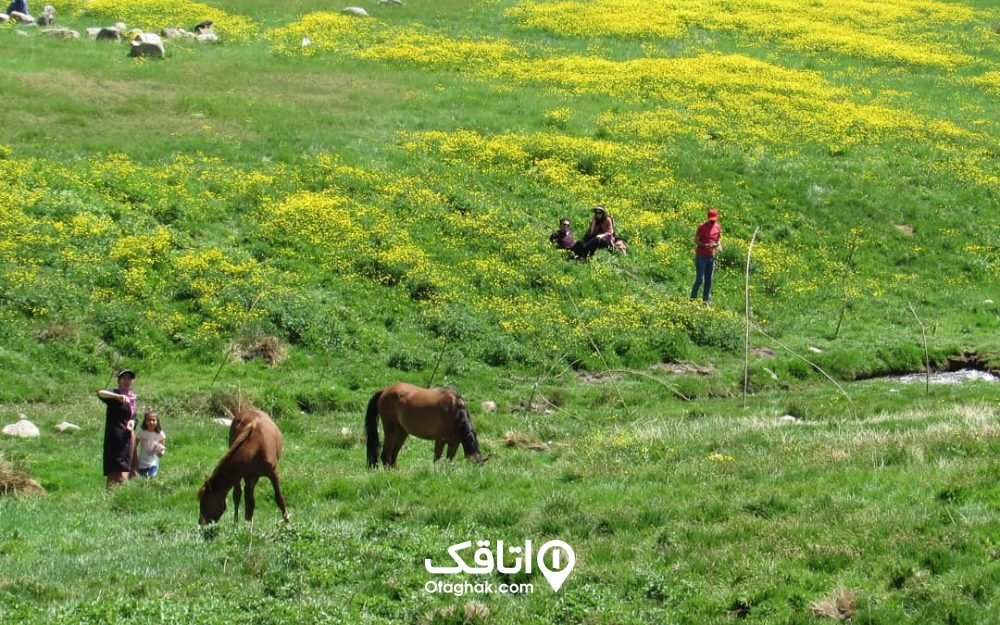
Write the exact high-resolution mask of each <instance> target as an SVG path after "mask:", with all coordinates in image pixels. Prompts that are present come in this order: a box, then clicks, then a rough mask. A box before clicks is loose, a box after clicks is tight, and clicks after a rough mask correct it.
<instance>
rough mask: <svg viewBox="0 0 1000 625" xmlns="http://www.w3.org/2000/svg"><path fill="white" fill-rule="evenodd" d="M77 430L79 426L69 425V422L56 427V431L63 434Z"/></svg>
mask: <svg viewBox="0 0 1000 625" xmlns="http://www.w3.org/2000/svg"><path fill="white" fill-rule="evenodd" d="M79 429H80V426H79V425H75V424H73V423H70V422H69V421H63V422H62V423H60V424H59V425H57V426H56V430H58V431H59V432H63V433H65V432H76V431H78V430H79Z"/></svg>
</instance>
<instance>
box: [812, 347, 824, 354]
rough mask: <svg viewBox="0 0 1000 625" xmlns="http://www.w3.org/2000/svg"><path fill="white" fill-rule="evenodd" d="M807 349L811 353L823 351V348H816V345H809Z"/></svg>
mask: <svg viewBox="0 0 1000 625" xmlns="http://www.w3.org/2000/svg"><path fill="white" fill-rule="evenodd" d="M809 351H811V352H812V353H814V354H822V353H823V350H821V349H820V348H818V347H810V348H809Z"/></svg>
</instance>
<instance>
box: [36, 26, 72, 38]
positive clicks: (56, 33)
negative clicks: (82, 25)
mask: <svg viewBox="0 0 1000 625" xmlns="http://www.w3.org/2000/svg"><path fill="white" fill-rule="evenodd" d="M42 34H43V35H45V36H46V37H54V38H56V39H79V38H80V33H78V32H77V31H75V30H70V29H68V28H46V29H45V30H43V31H42Z"/></svg>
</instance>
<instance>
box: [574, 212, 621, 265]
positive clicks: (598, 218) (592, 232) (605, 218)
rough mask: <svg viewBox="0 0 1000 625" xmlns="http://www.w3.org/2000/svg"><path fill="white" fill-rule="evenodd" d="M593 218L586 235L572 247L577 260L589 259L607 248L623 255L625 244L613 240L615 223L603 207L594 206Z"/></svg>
mask: <svg viewBox="0 0 1000 625" xmlns="http://www.w3.org/2000/svg"><path fill="white" fill-rule="evenodd" d="M593 211H594V218H593V219H591V220H590V225H589V226H588V227H587V234H585V235H584V237H583V238H582V239H580V240H579V241H577V242H576V243H575V244H574V245H573V253H574V254H576V256H577V257H578V258H590V257H591V256H593V255H594V252H596V251H597V250H599V249H601V248H609V249H613V250H618V251H619V252H621V253H623V254H624V253H625V251H626V248H625V244H624V243H623V242H621V241H619V240H618V239H616V238H615V222H614V220H613V219H612V218H611V215H609V214H608V211H607V210H606V209H605V208H604V207H603V206H595V207H594V209H593Z"/></svg>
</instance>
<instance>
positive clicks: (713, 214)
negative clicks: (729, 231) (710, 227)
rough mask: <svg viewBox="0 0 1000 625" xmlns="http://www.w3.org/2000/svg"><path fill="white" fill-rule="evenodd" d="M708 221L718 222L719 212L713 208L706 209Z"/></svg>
mask: <svg viewBox="0 0 1000 625" xmlns="http://www.w3.org/2000/svg"><path fill="white" fill-rule="evenodd" d="M708 219H709V221H718V220H719V211H717V210H715V209H714V208H710V209H708Z"/></svg>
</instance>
